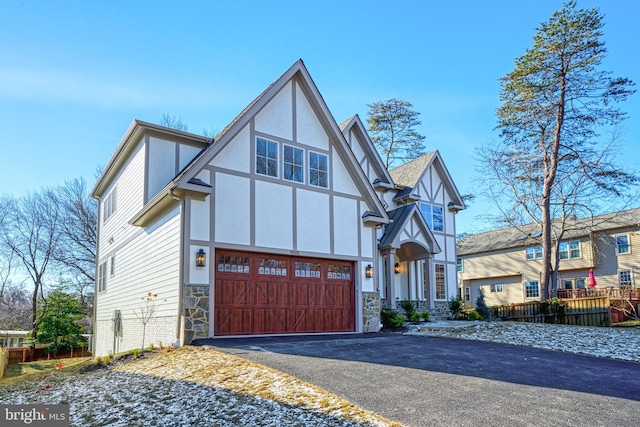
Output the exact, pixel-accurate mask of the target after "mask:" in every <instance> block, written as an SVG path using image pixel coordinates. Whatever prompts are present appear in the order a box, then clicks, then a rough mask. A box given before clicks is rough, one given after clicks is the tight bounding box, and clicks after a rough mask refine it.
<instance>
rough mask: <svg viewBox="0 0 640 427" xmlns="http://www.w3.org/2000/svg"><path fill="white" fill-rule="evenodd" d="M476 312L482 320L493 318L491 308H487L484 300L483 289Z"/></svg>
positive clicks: (477, 300) (477, 302)
mask: <svg viewBox="0 0 640 427" xmlns="http://www.w3.org/2000/svg"><path fill="white" fill-rule="evenodd" d="M476 311H477V312H478V314H479V315H480V317H481V319H486V320H489V318H490V317H491V312H490V311H489V307H487V303H486V301H485V300H484V290H483V289H480V295H478V299H476ZM472 320H475V319H472ZM478 320H480V319H478Z"/></svg>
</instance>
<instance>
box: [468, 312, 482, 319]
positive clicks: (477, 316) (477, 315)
mask: <svg viewBox="0 0 640 427" xmlns="http://www.w3.org/2000/svg"><path fill="white" fill-rule="evenodd" d="M466 317H467V319H469V320H482V316H481V315H480V313H478V311H477V310H471V311H470V312H468V313H467V315H466Z"/></svg>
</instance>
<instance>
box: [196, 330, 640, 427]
mask: <svg viewBox="0 0 640 427" xmlns="http://www.w3.org/2000/svg"><path fill="white" fill-rule="evenodd" d="M196 344H198V345H207V346H211V347H213V348H215V349H217V350H221V351H224V352H227V353H230V354H234V355H236V356H239V357H242V358H245V359H248V360H251V361H254V362H257V363H260V364H262V365H265V366H269V367H271V368H274V369H277V370H280V371H282V372H286V373H288V374H290V375H293V376H295V377H297V378H300V379H302V380H304V381H307V382H310V383H312V384H315V385H317V386H319V387H322V388H324V389H325V390H328V391H330V392H333V393H335V394H337V395H339V396H341V397H343V398H346V399H348V400H350V401H351V402H353V403H355V404H357V405H359V406H361V407H363V408H365V409H369V410H372V411H374V412H376V413H378V414H380V415H382V416H384V417H387V418H389V419H392V420H395V421H398V422H401V423H402V424H404V425H406V426H430V425H436V426H448V425H456V426H531V425H549V426H552V425H553V426H556V425H557V426H563V425H566V426H576V425H580V426H592V425H593V426H596V425H599V426H627V425H628V426H632V425H633V426H635V425H638V422H639V420H640V363H634V362H624V361H617V360H610V359H604V358H596V357H590V356H582V355H577V354H571V353H561V352H555V351H548V350H540V349H535V348H530V347H522V346H513V345H506V344H496V343H490V342H481V341H469V340H458V339H450V338H437V337H429V336H409V335H401V334H382V333H380V334H364V335H363V334H349V335H318V336H311V337H310V336H292V337H262V338H228V339H212V340H200V341H199V342H197V343H196Z"/></svg>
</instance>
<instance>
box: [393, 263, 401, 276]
mask: <svg viewBox="0 0 640 427" xmlns="http://www.w3.org/2000/svg"><path fill="white" fill-rule="evenodd" d="M393 272H394V273H396V274H400V264H398V263H397V262H396V265H394V266H393Z"/></svg>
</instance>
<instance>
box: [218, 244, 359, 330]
mask: <svg viewBox="0 0 640 427" xmlns="http://www.w3.org/2000/svg"><path fill="white" fill-rule="evenodd" d="M215 259H216V278H215V294H214V295H215V299H214V312H215V316H214V319H215V320H214V334H215V335H216V336H224V335H258V334H291V333H317V332H355V284H354V283H355V282H354V271H355V270H354V264H353V262H348V261H347V262H345V261H337V260H327V259H318V258H304V257H296V256H282V255H273V254H259V253H251V252H237V251H227V250H217V251H216V257H215Z"/></svg>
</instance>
